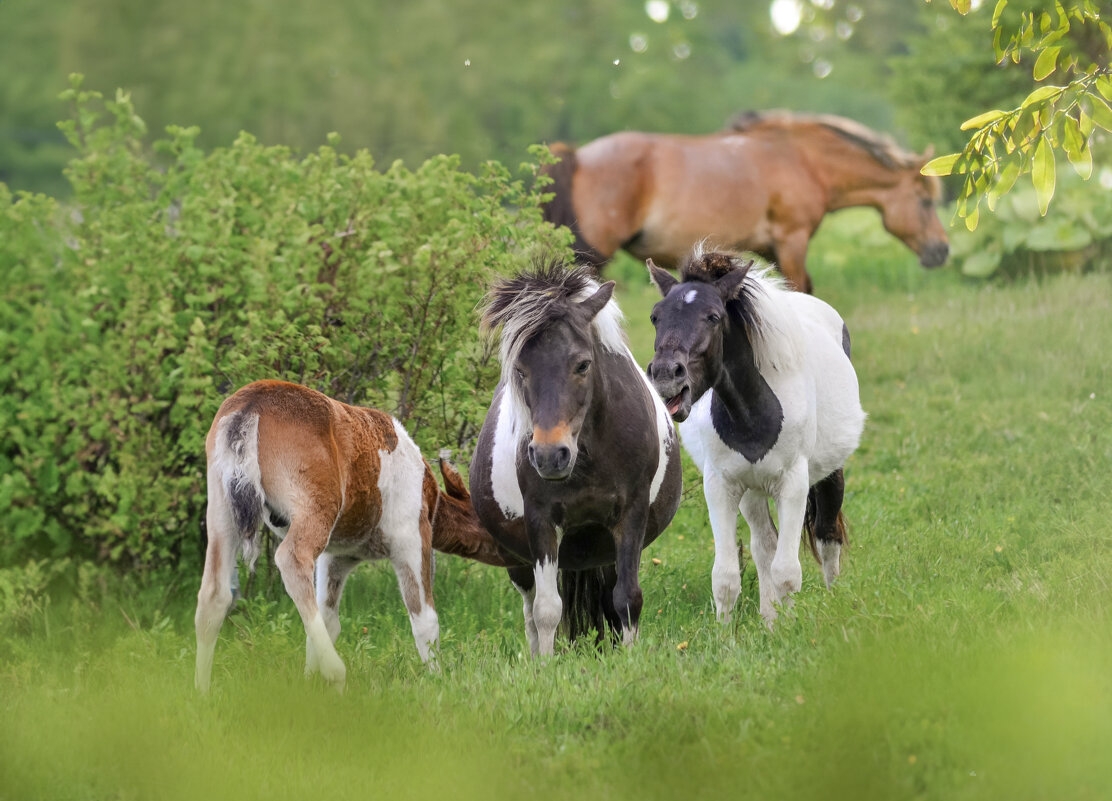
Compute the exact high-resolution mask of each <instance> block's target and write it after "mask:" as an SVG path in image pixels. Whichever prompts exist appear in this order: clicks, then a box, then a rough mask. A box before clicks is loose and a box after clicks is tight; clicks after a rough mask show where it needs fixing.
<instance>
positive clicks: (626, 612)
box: [600, 496, 649, 645]
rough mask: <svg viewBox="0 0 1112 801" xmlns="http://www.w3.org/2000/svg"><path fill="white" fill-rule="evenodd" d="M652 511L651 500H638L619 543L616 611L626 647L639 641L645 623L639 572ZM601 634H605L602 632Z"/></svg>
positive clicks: (625, 521) (631, 509)
mask: <svg viewBox="0 0 1112 801" xmlns="http://www.w3.org/2000/svg"><path fill="white" fill-rule="evenodd" d="M648 512H649V499H648V497H647V496H646V497H645V498H642V499H638V500H636V501H634V502H633V503H631V504H630V506H629V508H628V509H627V510H626V515H625V518H623V520H622V523H621V530H620V539H619V540H618V541H617V542H616V543H615V545H616V548H615V551H616V552H617V556H618V559H617V573H618V580H617V583H615V585H614V594H613V599H614V612H615V614H616V615H617V616H618V619H619V620H620V621H621V626H622V645H633V643H635V642H636V641H637V624H638V622H639V621H640V620H641V607H642V605H643V604H644V598H643V596H642V593H641V584H640V582H638V580H637V571H638V568H640V567H641V547H642V546H643V545H644V544H645V523H646V518H647V517H648ZM600 633H601V632H600Z"/></svg>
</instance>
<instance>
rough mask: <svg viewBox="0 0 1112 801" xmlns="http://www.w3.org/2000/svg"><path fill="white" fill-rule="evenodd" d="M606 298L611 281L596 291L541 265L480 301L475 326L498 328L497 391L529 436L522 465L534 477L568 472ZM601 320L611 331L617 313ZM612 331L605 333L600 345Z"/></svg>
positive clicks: (572, 274) (582, 275) (559, 267)
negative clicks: (526, 460) (507, 395)
mask: <svg viewBox="0 0 1112 801" xmlns="http://www.w3.org/2000/svg"><path fill="white" fill-rule="evenodd" d="M613 292H614V282H613V281H608V282H607V283H605V284H602V285H601V286H600V285H599V284H598V283H597V282H596V281H594V280H593V279H592V278H591V274H590V272H589V270H588V269H587V268H584V267H578V268H574V269H568V268H567V267H566V266H565V265H563V264H562V263H559V262H548V263H547V264H542V265H540V266H534V269H533V270H532V271H531V272H527V273H523V274H522V275H519V276H517V277H516V278H512V279H508V280H503V281H500V282H499V283H498V284H496V285H495V286H494V287H493V288H492V289H491V291H490V293H489V295H488V301H487V306H486V310H485V312H484V313H483V327H484V328H485V329H486V330H488V331H490V330H492V329H494V328H497V327H499V326H501V329H502V335H501V358H502V384H503V386H504V387H505V388H506V390H507V391H509V392H510V393H511V400H512V404H513V406H514V412H515V413H516V414H517V416H518V419H519V420H520V421H522V422H523V423H524V429H525V430H526V431H527V430H529V429H530V428H531V429H532V434H531V437H530V440H529V446H528V448H527V452H528V458H529V462H530V464H531V465H532V466H533V468H534V469H535V470H536V471H537V473H538V474H539V475H540V476H541V478H544V479H547V480H552V481H555V480H562V479H565V478H567V477H568V476H570V475H571V473H572V471H573V470H574V469H575V461H576V458H577V456H578V454H579V446H578V440H579V433H580V431H581V430H582V428H583V422H584V420H585V419H586V416H587V411H588V409H589V408H590V405H591V401H592V396H593V390H594V387H595V381H594V380H593V379H594V376H593V373H594V367H595V364H594V363H595V357H596V345H598V344H599V343H600V336H599V335H598V332H597V331H596V329H597V328H600V326H597V325H595V324H594V323H595V319H596V317H598V316H599V313H600V312H602V311H603V309H604V307H606V306H607V304H608V303H609V302H610V298H611V295H612V294H613ZM607 314H608V317H614V319H613V320H609V319H608V320H607V322H608V323H611V324H616V323H617V315H618V314H619V313H618V311H617V307H616V306H614V307H612V310H608V312H607ZM614 327H615V326H614V325H607V326H606V329H607V330H606V331H604V332H603V334H602V344H603V345H604V346H605V345H606V344H607V343H606V341H605V340H606V337H607V336H611V337H612V336H613V331H612V330H611V329H614ZM616 330H617V331H618V332H619V334H618V336H620V328H617V329H616Z"/></svg>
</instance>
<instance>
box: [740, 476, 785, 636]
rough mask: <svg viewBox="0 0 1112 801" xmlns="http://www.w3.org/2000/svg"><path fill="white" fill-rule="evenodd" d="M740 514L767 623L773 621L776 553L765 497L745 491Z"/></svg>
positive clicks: (773, 529)
mask: <svg viewBox="0 0 1112 801" xmlns="http://www.w3.org/2000/svg"><path fill="white" fill-rule="evenodd" d="M741 514H742V517H744V518H745V522H746V523H748V524H749V551H750V553H752V554H753V564H754V565H756V567H757V590H758V592H759V593H760V596H761V617H763V618H764V621H765V623H766V624H768V625H769V626H771V625H772V621H774V620H776V607H775V606H774V605H773V603H774V601H775V598H774V596H773V591H772V559H773V557H775V556H776V536H777V535H776V525H775V524H774V523H773V522H772V515H771V514H770V513H769V510H768V498H767V497H765V496H764V495H761V494H758V493H757V492H755V491H753V490H749V491H748V492H746V493H745V494H744V495H742V496H741Z"/></svg>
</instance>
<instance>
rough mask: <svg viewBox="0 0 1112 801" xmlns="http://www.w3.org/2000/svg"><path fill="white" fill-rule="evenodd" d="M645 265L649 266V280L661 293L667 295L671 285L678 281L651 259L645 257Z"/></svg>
mask: <svg viewBox="0 0 1112 801" xmlns="http://www.w3.org/2000/svg"><path fill="white" fill-rule="evenodd" d="M645 266H646V267H648V268H649V280H651V281H652V282H653V284H654V285H655V286H656V288H657V289H659V290H660V294H661V295H663V296H664V297H667V296H668V293H669V292H670V291H671V290H672V287H674V286H675V285H676V284H678V283H679V281H677V280H676V279H675V278H673V277H672V274H671V273H670V272H668V271H667V270H665V269H663V268H661V267H657V266H656V265H655V264H653V260H652V259H647V260H646V261H645Z"/></svg>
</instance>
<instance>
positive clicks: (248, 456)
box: [209, 411, 266, 572]
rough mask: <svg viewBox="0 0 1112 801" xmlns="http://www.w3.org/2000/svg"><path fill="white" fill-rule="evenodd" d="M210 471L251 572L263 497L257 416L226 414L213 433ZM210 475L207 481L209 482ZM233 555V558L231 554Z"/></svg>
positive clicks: (255, 551) (240, 550)
mask: <svg viewBox="0 0 1112 801" xmlns="http://www.w3.org/2000/svg"><path fill="white" fill-rule="evenodd" d="M210 465H211V466H210V468H209V469H210V471H216V474H217V475H216V478H217V479H218V480H219V482H220V485H221V486H222V487H223V488H224V498H225V500H226V503H227V504H228V507H229V510H230V512H231V516H232V520H233V521H234V523H235V533H236V534H237V535H238V536H237V540H238V544H239V548H237V549H236V552H239V553H242V554H243V561H244V562H246V563H247V565H248V567H249V568H250V570H251V571H252V572H254V570H255V561H256V560H257V559H258V558H259V538H258V532H259V524H260V523H261V522H262V516H263V508H264V505H265V503H266V497H265V495H264V494H263V484H262V473H261V471H260V469H259V415H258V414H253V413H251V412H247V411H238V412H233V413H232V414H230V415H228V416H227V417H226V418H225V419H224V420H223V421H222V424H221V425H220V428H219V430H218V431H217V433H216V441H215V442H214V443H213V453H212V458H211V460H210ZM212 478H213V477H212V476H211V475H210V481H211V480H212ZM233 556H234V555H233Z"/></svg>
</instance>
